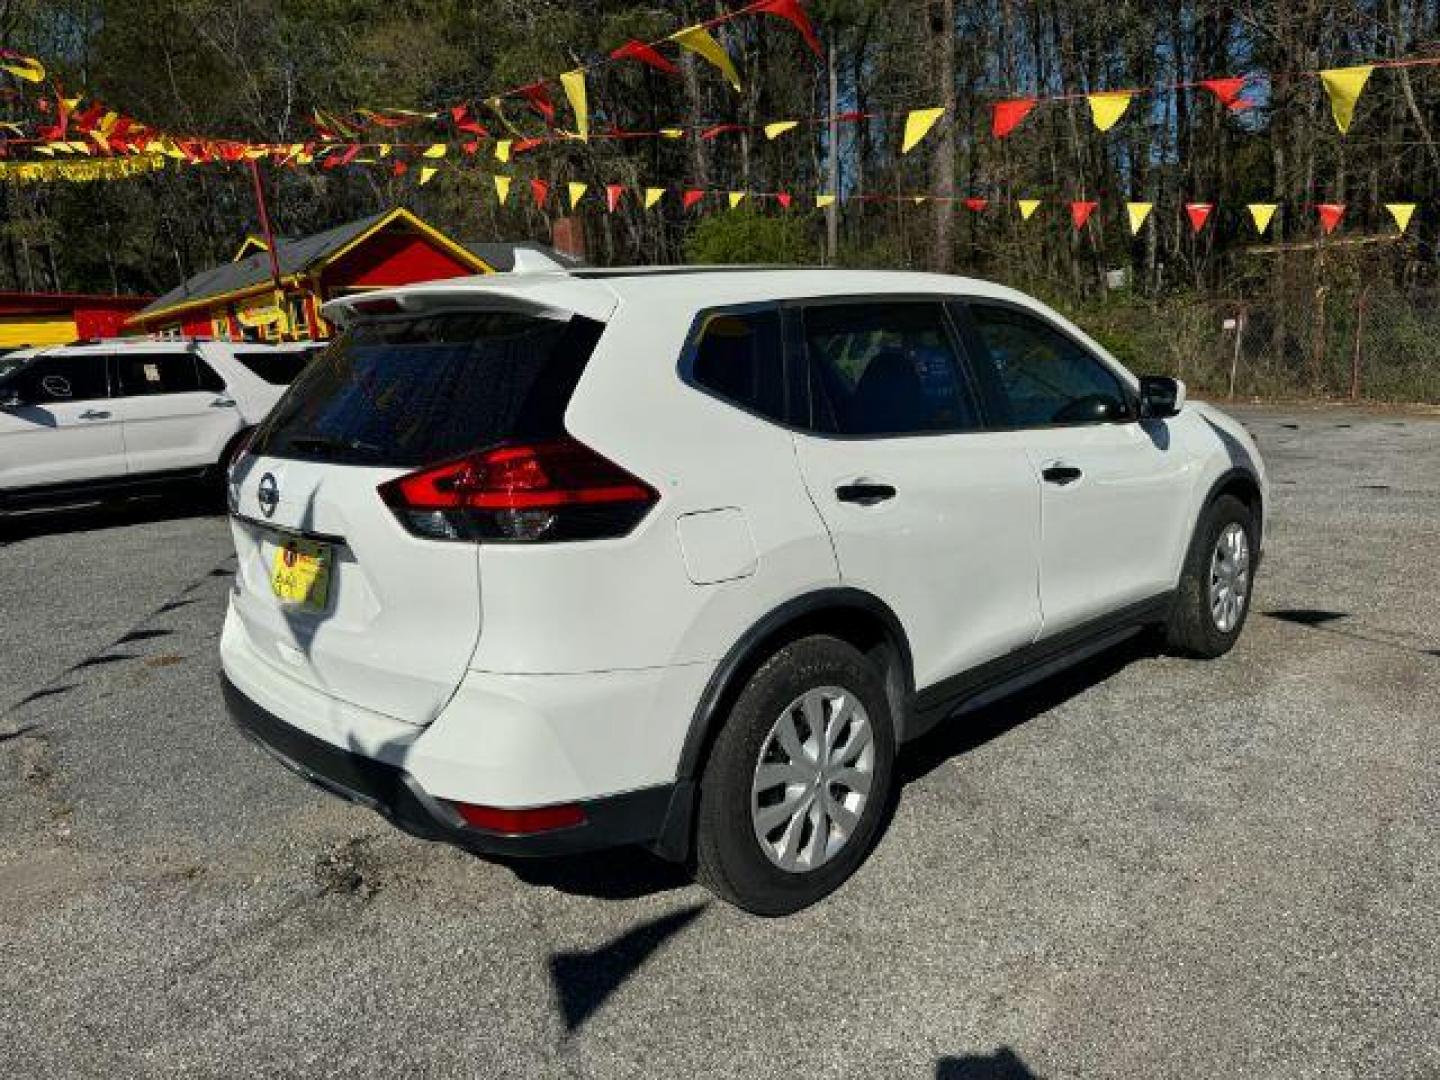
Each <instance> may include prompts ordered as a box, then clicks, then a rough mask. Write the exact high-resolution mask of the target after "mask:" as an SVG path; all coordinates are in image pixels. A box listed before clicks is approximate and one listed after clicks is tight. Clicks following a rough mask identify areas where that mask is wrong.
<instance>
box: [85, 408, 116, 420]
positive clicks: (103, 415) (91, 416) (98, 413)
mask: <svg viewBox="0 0 1440 1080" xmlns="http://www.w3.org/2000/svg"><path fill="white" fill-rule="evenodd" d="M80 419H81V420H108V419H110V414H109V413H108V412H105V411H104V410H103V409H86V410H85V411H84V412H82V413H81V414H80Z"/></svg>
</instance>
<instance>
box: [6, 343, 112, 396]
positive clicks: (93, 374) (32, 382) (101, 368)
mask: <svg viewBox="0 0 1440 1080" xmlns="http://www.w3.org/2000/svg"><path fill="white" fill-rule="evenodd" d="M11 391H14V392H15V393H16V394H18V396H19V398H20V400H21V401H22V402H24V403H25V404H27V405H54V404H58V403H60V402H66V401H96V400H100V399H103V398H106V397H109V396H110V393H109V388H108V387H107V386H106V382H105V357H103V356H101V355H99V354H97V353H92V354H89V355H83V356H42V357H40V358H39V359H37V360H33V361H31V362H30V363H29V364H26V365H24V366H23V367H21V368H20V369H19V370H18V371H16V372H15V374H14V375H12V376H10V378H8V379H6V380H5V382H4V385H3V387H0V397H3V396H5V394H6V393H8V392H11Z"/></svg>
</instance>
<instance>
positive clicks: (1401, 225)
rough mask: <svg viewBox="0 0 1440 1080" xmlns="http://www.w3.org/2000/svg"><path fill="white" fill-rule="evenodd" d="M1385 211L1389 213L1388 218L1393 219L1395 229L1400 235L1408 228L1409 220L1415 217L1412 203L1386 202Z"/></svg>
mask: <svg viewBox="0 0 1440 1080" xmlns="http://www.w3.org/2000/svg"><path fill="white" fill-rule="evenodd" d="M1385 209H1386V210H1389V211H1390V216H1391V217H1392V218H1394V219H1395V227H1396V228H1397V229H1399V230H1400V231H1401V232H1402V233H1403V232H1404V231H1405V230H1406V229H1408V228H1410V219H1411V218H1412V217H1414V216H1415V204H1414V203H1413V202H1387V203H1386V204H1385Z"/></svg>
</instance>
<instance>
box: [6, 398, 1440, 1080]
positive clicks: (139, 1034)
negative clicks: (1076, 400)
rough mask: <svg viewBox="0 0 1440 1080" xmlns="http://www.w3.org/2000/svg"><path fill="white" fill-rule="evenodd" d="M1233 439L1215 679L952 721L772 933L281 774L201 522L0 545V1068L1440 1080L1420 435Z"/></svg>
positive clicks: (124, 519)
mask: <svg viewBox="0 0 1440 1080" xmlns="http://www.w3.org/2000/svg"><path fill="white" fill-rule="evenodd" d="M1243 416H1244V418H1245V420H1246V422H1247V423H1248V424H1249V425H1250V427H1251V428H1252V430H1253V431H1254V432H1255V433H1256V435H1257V437H1258V438H1259V441H1260V444H1261V447H1262V449H1263V450H1264V452H1265V453H1266V456H1267V459H1268V460H1269V462H1270V467H1271V470H1272V476H1273V479H1274V482H1275V490H1274V513H1273V520H1272V529H1271V533H1270V536H1269V538H1268V543H1267V552H1266V561H1265V564H1264V567H1263V569H1262V571H1261V574H1260V579H1259V588H1258V592H1257V596H1256V607H1255V610H1254V612H1253V614H1252V618H1251V622H1250V625H1249V628H1248V630H1247V631H1246V634H1245V637H1244V638H1243V639H1242V641H1241V644H1240V646H1239V647H1238V649H1237V650H1236V651H1235V652H1234V653H1233V654H1232V655H1231V656H1230V657H1228V658H1226V659H1224V660H1221V661H1218V662H1214V663H1195V662H1188V661H1183V660H1176V659H1171V658H1168V657H1159V656H1154V655H1151V654H1150V653H1148V652H1147V651H1146V650H1145V649H1144V648H1143V647H1141V646H1125V647H1122V648H1121V649H1120V650H1119V651H1118V652H1115V653H1112V654H1110V655H1107V656H1105V657H1102V658H1101V659H1100V660H1099V661H1097V662H1094V663H1092V664H1090V665H1088V666H1086V667H1084V668H1082V669H1080V670H1079V671H1077V672H1075V673H1073V674H1070V675H1067V676H1063V677H1061V678H1059V679H1056V680H1052V681H1051V682H1049V683H1047V684H1045V685H1043V686H1042V687H1040V688H1039V689H1038V690H1036V691H1034V692H1032V693H1029V694H1027V695H1025V696H1023V697H1022V698H1020V699H1018V700H1012V701H1009V702H1006V703H1004V704H1002V705H1001V706H998V707H995V708H992V709H990V710H988V711H987V712H985V713H983V714H982V715H980V716H979V717H977V718H975V719H973V720H971V721H967V722H966V723H965V724H964V725H963V726H961V727H958V728H955V729H953V730H946V731H943V732H941V733H940V734H939V735H938V736H937V737H934V738H932V739H930V740H928V741H927V742H925V743H923V744H922V745H920V746H918V747H916V748H914V750H913V752H912V753H910V754H909V757H908V759H907V762H906V774H907V777H908V782H907V784H906V787H905V790H904V792H903V795H902V798H901V801H900V805H899V807H898V809H897V811H896V814H895V818H894V821H893V823H892V824H891V825H890V828H889V831H888V833H887V834H886V836H885V837H884V839H883V840H882V842H881V846H880V848H879V850H878V851H877V852H876V854H875V856H874V857H873V858H872V860H871V861H870V863H869V864H868V865H867V866H866V867H865V868H864V869H863V870H862V871H861V872H860V874H859V875H858V876H857V878H856V879H855V880H854V881H853V882H851V883H850V884H849V885H848V886H847V887H846V888H845V889H843V890H842V891H841V892H840V893H838V894H837V895H836V896H834V897H833V898H831V899H830V900H829V901H827V902H825V903H823V904H822V905H820V906H819V907H817V908H815V909H812V910H811V911H808V912H805V913H803V914H801V915H799V916H795V917H793V918H790V919H785V920H778V921H762V920H757V919H754V918H751V917H749V916H746V915H743V914H741V913H740V912H737V911H735V910H732V909H730V908H728V907H726V906H724V905H723V904H720V903H718V902H715V901H713V900H711V899H710V898H709V897H708V895H707V894H706V893H704V892H703V891H701V890H700V889H699V888H697V887H695V886H694V885H691V884H689V883H688V882H687V881H686V880H685V879H684V877H683V876H681V875H680V874H678V873H677V872H676V871H674V870H673V869H672V868H670V867H668V866H666V865H665V864H662V863H659V862H657V861H654V860H652V859H650V858H649V857H648V856H646V855H644V854H643V853H639V852H633V853H630V852H620V853H611V854H607V855H605V856H602V857H597V858H592V859H586V860H580V861H571V862H566V863H556V864H532V865H528V866H520V867H510V866H504V865H498V864H494V863H489V862H485V861H482V860H480V859H477V858H474V857H471V856H468V855H465V854H462V853H460V852H457V851H453V850H450V849H448V848H443V847H439V846H435V845H428V844H425V843H422V842H420V841H417V840H412V839H410V838H408V837H406V836H404V835H401V834H399V833H397V832H395V831H393V830H391V829H390V828H389V827H388V826H387V825H385V824H384V823H383V822H382V821H381V820H380V819H379V818H378V817H375V816H373V815H371V814H369V813H368V812H366V811H363V810H360V809H357V808H353V807H350V806H347V805H345V804H343V803H341V802H339V801H338V800H335V799H332V798H329V797H327V796H325V795H324V794H322V793H320V792H318V791H316V790H315V789H313V788H311V787H308V786H306V785H305V784H303V783H302V782H300V781H299V780H297V779H296V778H294V777H292V776H291V775H289V774H288V773H286V772H284V771H283V770H281V769H280V768H278V767H277V766H276V765H274V764H273V763H272V762H271V761H270V760H268V759H267V758H265V757H264V756H263V755H262V754H261V752H260V751H259V750H257V749H255V748H254V747H252V746H251V745H249V744H248V743H246V742H245V741H244V740H243V739H242V738H241V737H240V735H239V734H238V733H236V732H235V731H234V730H233V729H232V728H231V726H230V725H229V722H228V721H227V719H226V718H225V716H224V713H223V710H222V707H221V702H220V693H219V686H218V682H217V677H216V673H217V660H216V644H217V637H218V633H219V627H220V621H221V617H222V613H223V611H224V605H225V599H226V593H227V589H228V587H229V579H230V573H231V570H232V567H233V565H234V562H233V558H232V555H231V549H230V541H229V536H228V532H227V530H226V527H225V524H224V522H223V520H222V519H220V518H219V517H216V516H210V515H205V514H195V513H193V512H188V511H187V510H186V509H185V508H183V507H170V506H166V505H145V506H137V507H135V508H132V509H130V510H127V511H124V512H120V513H113V512H112V513H100V512H98V511H75V512H66V513H60V514H51V515H46V516H44V517H41V518H36V519H27V520H24V521H21V522H18V523H11V524H10V525H9V526H8V528H7V527H6V526H0V528H7V531H5V532H3V533H0V1074H4V1075H15V1076H44V1075H51V1076H61V1075H64V1076H78V1075H87V1076H88V1075H95V1076H116V1075H137V1074H147V1075H148V1074H166V1075H173V1074H197V1075H216V1074H232V1073H236V1072H244V1073H246V1074H250V1075H279V1074H291V1073H300V1072H307V1073H312V1072H313V1073H334V1074H355V1073H371V1074H373V1073H376V1072H386V1073H389V1072H396V1073H398V1072H405V1073H408V1074H424V1075H432V1074H433V1075H475V1076H482V1075H483V1076H491V1075H494V1076H541V1075H565V1074H574V1075H580V1076H592V1075H594V1076H612V1075H614V1076H619V1075H665V1076H678V1075H690V1074H696V1075H699V1074H704V1075H721V1074H724V1075H731V1074H733V1075H746V1076H771V1075H782V1074H783V1075H796V1076H805V1077H816V1076H842V1075H846V1076H886V1077H892V1076H895V1077H899V1076H909V1077H947V1078H958V1077H965V1078H981V1077H985V1078H993V1077H1005V1078H1009V1077H1029V1076H1032V1075H1034V1076H1044V1077H1101V1076H1105V1077H1114V1076H1135V1077H1146V1078H1154V1077H1168V1076H1175V1077H1181V1076H1184V1077H1194V1076H1232V1077H1241V1076H1245V1077H1249V1076H1266V1077H1279V1076H1284V1077H1292V1076H1293V1077H1302V1076H1303V1077H1351V1076H1364V1077H1435V1076H1437V1075H1440V828H1437V822H1440V723H1437V718H1440V628H1437V620H1440V420H1437V419H1435V418H1427V417H1422V416H1416V415H1404V414H1399V413H1379V412H1362V411H1355V410H1340V409H1309V410H1291V411H1285V412H1280V411H1274V410H1270V411H1262V410H1245V411H1244V412H1243Z"/></svg>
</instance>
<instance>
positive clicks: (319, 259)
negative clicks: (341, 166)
mask: <svg viewBox="0 0 1440 1080" xmlns="http://www.w3.org/2000/svg"><path fill="white" fill-rule="evenodd" d="M275 247H276V253H275V254H276V258H277V261H278V262H279V268H280V290H279V292H278V294H277V291H276V289H275V284H274V273H273V270H272V266H271V261H270V252H269V250H268V249H267V248H266V245H265V241H264V240H263V239H261V238H259V237H255V236H250V237H247V238H246V240H245V243H244V244H242V245H241V247H240V250H239V251H238V252H237V253H236V255H235V258H234V260H233V261H231V262H228V263H226V264H224V265H223V266H217V267H215V268H213V269H211V270H206V271H204V272H203V273H200V274H197V275H195V276H194V277H192V278H191V279H190V280H189V281H187V282H185V283H184V284H183V285H180V286H178V287H177V288H175V289H172V290H171V291H170V292H168V293H166V294H165V295H164V296H162V297H160V298H159V299H158V300H155V301H154V302H153V303H151V304H150V305H149V306H148V307H146V308H145V309H144V310H143V311H141V312H140V313H139V314H137V315H136V316H134V318H133V319H131V321H130V326H131V327H132V328H134V329H138V330H143V331H146V332H161V333H180V334H184V335H186V336H192V337H218V338H228V339H231V340H242V339H246V340H272V341H273V340H277V339H282V338H285V339H291V338H324V337H328V336H329V334H330V328H329V326H327V325H326V323H325V321H324V320H323V319H322V318H321V317H320V306H321V305H322V304H323V303H325V301H327V300H330V299H333V298H334V297H337V296H344V295H346V294H349V293H353V292H359V291H364V290H366V289H376V288H381V287H384V286H387V285H409V284H413V283H414V282H418V281H434V280H436V279H439V278H452V277H464V276H470V275H473V274H492V273H495V272H496V271H497V270H501V269H505V268H506V267H504V266H497V265H495V264H494V262H493V261H491V260H495V261H498V259H497V256H496V255H495V254H494V252H495V251H497V250H498V251H503V250H505V249H509V248H511V245H488V244H487V245H476V246H475V247H474V248H473V249H472V248H471V247H469V246H467V245H465V244H461V243H459V242H458V241H455V240H452V239H450V238H449V237H447V236H446V235H444V234H443V233H441V232H440V231H438V230H437V229H434V228H432V227H431V226H429V225H427V224H426V223H425V222H423V221H421V220H420V219H419V218H418V217H416V216H415V215H414V214H412V213H410V212H409V211H408V210H404V209H396V210H391V211H390V212H388V213H385V214H377V215H375V216H373V217H368V218H362V219H361V220H359V221H352V222H349V223H348V224H345V225H340V226H337V227H336V228H333V229H328V230H326V231H325V232H322V233H317V234H316V235H314V236H308V237H305V238H303V239H299V240H294V239H281V238H278V237H277V238H276V240H275ZM481 250H486V251H487V252H488V253H489V256H490V257H489V259H487V258H485V257H482V255H481V254H480V253H479V252H480V251H481Z"/></svg>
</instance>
